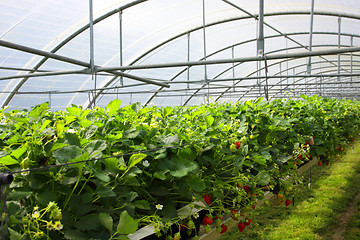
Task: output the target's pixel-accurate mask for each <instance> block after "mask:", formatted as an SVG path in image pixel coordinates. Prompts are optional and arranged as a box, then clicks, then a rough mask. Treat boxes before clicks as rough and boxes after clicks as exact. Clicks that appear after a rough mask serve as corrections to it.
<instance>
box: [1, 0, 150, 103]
mask: <svg viewBox="0 0 360 240" xmlns="http://www.w3.org/2000/svg"><path fill="white" fill-rule="evenodd" d="M145 1H148V0H136V1H133V2H131V3H128V4H126V5H124V6H121V7H119V8H117V9H114V10H112V11H110V12H108V13H106V14H104V15H102V16H100V17H98V18H97V19H94V22H93V24H94V25H95V24H97V23H99V22H100V21H102V20H104V19H106V18H108V17H110V16H112V15H114V14H116V13H118V12H120V11H123V10H125V9H127V8H129V7H132V6H135V5H137V4H139V3H142V2H145ZM89 27H90V24H89V23H88V24H86V25H84V26H83V27H81V28H79V29H78V30H77V31H75V32H74V33H73V34H71V35H70V36H68V37H67V38H66V39H64V40H63V41H62V42H61V43H59V44H58V45H56V46H55V47H54V48H53V49H52V50H51V51H50V53H56V52H57V51H58V50H60V49H61V48H62V47H63V46H65V45H66V44H67V43H68V42H70V41H71V40H72V39H74V38H75V37H77V36H78V35H79V34H81V33H82V32H84V31H86V30H87V29H88V28H89ZM47 60H48V58H47V57H44V58H42V59H41V60H40V61H39V62H38V63H37V64H36V65H35V66H34V68H33V71H31V72H30V73H33V72H36V71H37V70H38V69H39V68H40V67H41V66H42V65H43V64H44V63H45V62H46V61H47ZM28 79H29V78H28V77H26V78H23V79H22V80H21V81H20V82H19V83H18V84H17V85H16V86H15V87H14V89H13V91H12V92H14V93H13V94H10V95H9V96H8V97H7V98H6V100H5V101H4V103H3V105H2V107H4V106H6V105H8V104H9V102H10V101H11V99H12V98H13V97H14V95H15V92H16V91H18V90H19V89H20V88H21V87H22V85H24V83H25V82H26V81H27V80H28Z"/></svg>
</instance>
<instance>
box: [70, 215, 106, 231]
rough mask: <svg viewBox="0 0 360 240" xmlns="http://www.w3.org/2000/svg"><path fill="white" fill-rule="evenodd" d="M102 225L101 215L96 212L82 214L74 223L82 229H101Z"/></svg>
mask: <svg viewBox="0 0 360 240" xmlns="http://www.w3.org/2000/svg"><path fill="white" fill-rule="evenodd" d="M101 225H102V224H101V222H100V220H99V217H98V215H96V214H88V215H85V216H82V217H80V218H79V220H78V221H76V222H75V223H74V226H75V227H76V228H77V229H80V230H82V231H91V230H99V229H100V228H101Z"/></svg>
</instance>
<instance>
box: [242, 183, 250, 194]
mask: <svg viewBox="0 0 360 240" xmlns="http://www.w3.org/2000/svg"><path fill="white" fill-rule="evenodd" d="M243 188H244V190H245V192H246V193H247V194H249V192H250V187H249V186H248V185H245V186H244V187H243Z"/></svg>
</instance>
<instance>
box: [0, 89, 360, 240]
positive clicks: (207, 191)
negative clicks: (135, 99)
mask: <svg viewBox="0 0 360 240" xmlns="http://www.w3.org/2000/svg"><path fill="white" fill-rule="evenodd" d="M359 109H360V104H359V103H358V102H357V101H345V100H335V99H325V98H321V97H316V96H314V97H306V96H303V99H301V100H293V99H288V100H286V101H284V100H280V99H275V100H273V101H271V102H267V101H263V100H262V99H258V100H255V101H247V102H244V103H234V104H231V103H224V104H218V103H214V104H209V105H202V106H191V107H174V108H171V107H146V108H142V107H140V105H139V104H132V105H129V106H125V107H121V101H120V100H114V101H112V102H110V103H109V104H108V105H107V106H106V107H105V108H99V107H96V108H94V109H91V110H90V109H85V110H84V109H82V108H81V107H78V106H75V105H72V106H71V107H68V108H67V109H66V110H65V111H58V112H51V111H49V105H48V103H44V104H41V105H38V106H35V107H33V108H32V109H31V110H29V111H20V110H13V111H9V112H7V111H5V110H1V111H0V120H1V122H0V136H1V137H0V144H1V145H0V146H1V150H0V164H1V166H2V169H3V171H11V172H16V174H15V179H14V182H13V183H12V184H11V185H10V186H9V188H8V201H9V203H8V204H9V213H10V215H11V217H10V218H9V229H11V231H10V232H11V234H13V235H14V236H15V235H17V236H24V237H25V236H26V234H28V233H29V231H28V230H26V229H25V228H24V227H23V223H24V221H25V220H24V219H26V216H29V214H30V215H31V214H32V213H33V211H34V209H35V207H39V209H44V208H46V206H48V204H49V203H50V202H53V203H55V204H56V206H57V207H58V208H59V211H60V212H61V219H60V215H59V216H58V217H59V219H56V221H59V223H60V224H61V225H62V226H63V228H61V229H59V230H57V231H50V232H49V233H48V234H49V236H48V237H49V238H51V239H74V238H77V237H78V236H80V238H85V239H86V238H90V237H94V236H95V235H96V237H97V238H98V239H116V238H122V237H125V235H129V234H132V233H134V232H135V231H137V230H138V229H139V228H141V227H143V226H146V225H148V224H151V223H152V224H154V226H155V232H156V234H157V235H159V236H160V235H164V236H172V237H173V238H175V235H174V234H173V233H174V231H175V230H171V229H172V228H171V226H173V225H175V226H177V228H178V229H177V230H180V231H189V232H190V234H192V235H194V234H197V228H198V225H197V224H200V223H197V221H199V222H201V219H203V217H201V218H199V220H197V218H196V217H198V216H196V213H197V212H196V211H195V210H201V209H204V210H206V211H208V212H207V213H209V214H211V215H212V214H213V213H214V212H215V213H219V216H218V217H217V218H215V223H216V226H217V227H218V228H219V230H220V232H221V231H223V230H224V229H223V227H222V226H223V225H224V223H223V222H222V215H221V214H220V213H223V214H228V215H230V216H232V217H234V218H235V219H237V220H238V221H239V220H241V218H242V217H243V216H246V217H247V216H249V215H248V214H250V213H251V212H252V211H253V210H254V209H255V206H256V203H257V201H258V200H259V199H262V198H263V197H264V189H267V190H268V191H270V192H272V193H274V194H276V195H277V196H278V197H279V201H280V202H283V201H284V200H285V199H286V198H287V197H290V196H291V195H292V194H293V192H294V191H296V188H297V187H296V186H297V184H300V183H301V182H300V181H299V179H298V178H296V172H297V168H298V167H299V166H301V165H302V164H304V163H306V162H307V161H309V160H310V159H311V158H313V157H316V158H318V159H319V161H321V162H322V163H323V164H324V165H325V164H328V163H329V162H331V161H332V160H333V159H335V157H334V156H340V155H341V154H344V151H343V150H345V148H347V146H348V145H349V144H351V143H352V139H355V138H356V136H357V135H358V134H359V127H358V126H359V123H360V122H359V121H360V120H359V119H360V117H359ZM342 113H343V114H342ZM32 168H43V170H38V171H35V170H34V171H29V169H32ZM288 176H292V178H291V179H292V181H291V182H289V181H288V180H287V179H288ZM210 195H211V196H210ZM280 196H282V197H281V198H280ZM285 196H286V198H285ZM285 203H286V201H285ZM186 205H189V206H191V209H192V210H194V211H190V212H189V215H188V216H186V217H184V216H179V214H178V212H177V209H180V208H181V207H184V206H186ZM233 210H234V211H235V212H236V214H235V213H234V211H233ZM255 210H256V209H255ZM215 215H216V214H215ZM215 215H214V216H215ZM220 215H221V216H220ZM48 217H50V216H48ZM49 219H50V220H51V219H52V218H49ZM204 220H205V218H204ZM46 221H48V220H46ZM184 221H186V222H187V224H186V226H185V225H184V226H185V228H183V229H180V226H182V224H183V223H184ZM211 221H212V218H211ZM250 221H251V220H250ZM53 222H54V221H53ZM248 222H249V221H248ZM248 222H244V223H243V224H244V228H245V226H246V223H248ZM204 224H205V225H207V226H209V225H208V224H211V223H210V219H208V220H207V221H206V222H204ZM243 224H240V223H239V225H238V226H240V227H239V230H240V229H242V230H244V228H242V226H243ZM224 226H226V225H224ZM41 231H43V232H44V229H41ZM30 232H31V231H30ZM33 232H34V233H33V234H35V233H36V231H33ZM94 234H95V235H94ZM29 237H30V238H34V237H35V235H31V236H29Z"/></svg>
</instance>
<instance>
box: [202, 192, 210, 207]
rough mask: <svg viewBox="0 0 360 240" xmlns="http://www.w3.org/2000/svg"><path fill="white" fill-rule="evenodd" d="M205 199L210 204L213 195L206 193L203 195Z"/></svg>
mask: <svg viewBox="0 0 360 240" xmlns="http://www.w3.org/2000/svg"><path fill="white" fill-rule="evenodd" d="M203 200H204V202H205V203H206V204H207V205H210V203H211V197H210V196H209V194H207V193H205V195H204V196H203Z"/></svg>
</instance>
